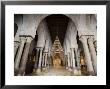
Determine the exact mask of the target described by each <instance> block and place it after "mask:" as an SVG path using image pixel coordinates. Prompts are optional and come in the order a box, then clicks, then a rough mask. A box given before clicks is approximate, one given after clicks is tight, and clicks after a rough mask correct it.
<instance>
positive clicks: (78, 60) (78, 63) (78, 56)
mask: <svg viewBox="0 0 110 89" xmlns="http://www.w3.org/2000/svg"><path fill="white" fill-rule="evenodd" d="M74 50H75V55H76V63H77V67H76V68H77V71H76V72H77V75H81V70H80V53H79V51H78V50H77V49H76V48H75V49H74Z"/></svg>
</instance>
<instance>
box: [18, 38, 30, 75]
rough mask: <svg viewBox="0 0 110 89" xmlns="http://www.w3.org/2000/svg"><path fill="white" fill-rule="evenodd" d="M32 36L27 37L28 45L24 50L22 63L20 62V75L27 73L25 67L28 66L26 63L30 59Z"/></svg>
mask: <svg viewBox="0 0 110 89" xmlns="http://www.w3.org/2000/svg"><path fill="white" fill-rule="evenodd" d="M31 41H32V38H31V37H26V45H25V48H24V51H23V56H22V59H21V64H20V69H19V74H18V75H24V74H25V68H26V63H27V60H28V53H29V48H30V44H31Z"/></svg>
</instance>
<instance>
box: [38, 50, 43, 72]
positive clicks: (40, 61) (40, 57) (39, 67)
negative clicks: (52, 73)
mask: <svg viewBox="0 0 110 89" xmlns="http://www.w3.org/2000/svg"><path fill="white" fill-rule="evenodd" d="M42 51H43V48H40V56H39V61H38V68H37V73H39V72H41V64H42Z"/></svg>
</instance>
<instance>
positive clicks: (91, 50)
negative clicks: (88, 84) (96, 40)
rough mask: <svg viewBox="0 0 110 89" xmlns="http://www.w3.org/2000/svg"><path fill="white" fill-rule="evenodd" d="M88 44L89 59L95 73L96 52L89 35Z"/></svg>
mask: <svg viewBox="0 0 110 89" xmlns="http://www.w3.org/2000/svg"><path fill="white" fill-rule="evenodd" d="M88 44H89V49H90V54H91V59H92V62H93V67H94V71H95V74H97V56H96V52H95V48H94V44H93V38H92V37H90V38H89V39H88Z"/></svg>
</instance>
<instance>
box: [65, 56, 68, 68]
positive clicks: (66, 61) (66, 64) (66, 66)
mask: <svg viewBox="0 0 110 89" xmlns="http://www.w3.org/2000/svg"><path fill="white" fill-rule="evenodd" d="M65 68H66V69H68V58H67V55H65Z"/></svg>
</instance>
